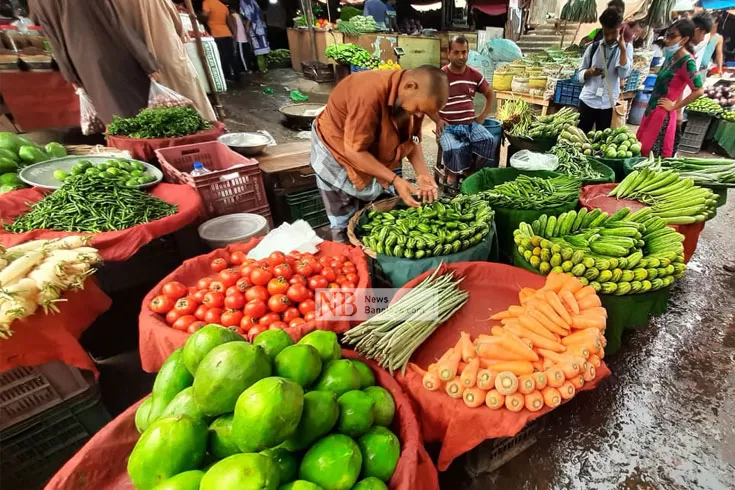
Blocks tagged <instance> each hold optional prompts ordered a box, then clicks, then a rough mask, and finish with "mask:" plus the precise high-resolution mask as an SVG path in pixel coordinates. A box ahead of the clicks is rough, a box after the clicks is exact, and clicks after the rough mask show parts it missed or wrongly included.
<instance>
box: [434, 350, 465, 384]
mask: <svg viewBox="0 0 735 490" xmlns="http://www.w3.org/2000/svg"><path fill="white" fill-rule="evenodd" d="M451 350H452V354H451V355H450V356H449V357H448V358H446V359H443V360H440V361H439V362H437V363H436V364H437V372H438V373H439V379H441V380H442V381H449V380H450V379H452V378H453V377H454V376H456V375H457V368H458V367H459V361H460V360H461V359H462V352H460V351H458V350H455V349H451Z"/></svg>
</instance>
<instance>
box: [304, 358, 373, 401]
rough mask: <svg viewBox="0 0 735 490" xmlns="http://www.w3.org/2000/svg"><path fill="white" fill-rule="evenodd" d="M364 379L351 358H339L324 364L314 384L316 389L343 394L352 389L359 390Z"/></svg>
mask: <svg viewBox="0 0 735 490" xmlns="http://www.w3.org/2000/svg"><path fill="white" fill-rule="evenodd" d="M361 384H362V381H361V379H360V372H359V371H358V370H357V368H356V367H355V366H354V365H353V364H352V361H350V360H349V359H338V360H336V361H331V362H329V363H327V365H326V366H324V369H322V373H321V375H320V376H319V379H318V380H317V381H316V384H315V385H314V389H315V390H319V391H332V392H334V393H337V394H338V395H342V394H344V393H346V392H348V391H351V390H359V389H360V385H361Z"/></svg>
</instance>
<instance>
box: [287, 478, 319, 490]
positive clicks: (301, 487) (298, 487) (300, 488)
mask: <svg viewBox="0 0 735 490" xmlns="http://www.w3.org/2000/svg"><path fill="white" fill-rule="evenodd" d="M278 490H324V489H323V488H322V487H320V486H319V485H317V484H316V483H311V482H310V481H306V480H296V481H292V482H291V483H286V484H285V485H282V486H281V487H279V488H278Z"/></svg>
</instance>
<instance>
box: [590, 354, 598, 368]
mask: <svg viewBox="0 0 735 490" xmlns="http://www.w3.org/2000/svg"><path fill="white" fill-rule="evenodd" d="M587 360H588V361H589V363H590V364H592V366H593V367H595V368H598V367H600V364H602V361H601V360H600V358H599V357H598V356H596V355H595V354H592V355H591V356H590V358H589V359H587Z"/></svg>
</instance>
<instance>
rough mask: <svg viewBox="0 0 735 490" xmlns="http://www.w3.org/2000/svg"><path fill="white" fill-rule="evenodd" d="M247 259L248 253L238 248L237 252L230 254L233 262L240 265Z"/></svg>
mask: <svg viewBox="0 0 735 490" xmlns="http://www.w3.org/2000/svg"><path fill="white" fill-rule="evenodd" d="M245 259H247V255H245V252H242V251H240V250H236V251H235V252H232V253H231V254H230V263H231V264H235V265H240V264H242V263H243V262H245Z"/></svg>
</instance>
